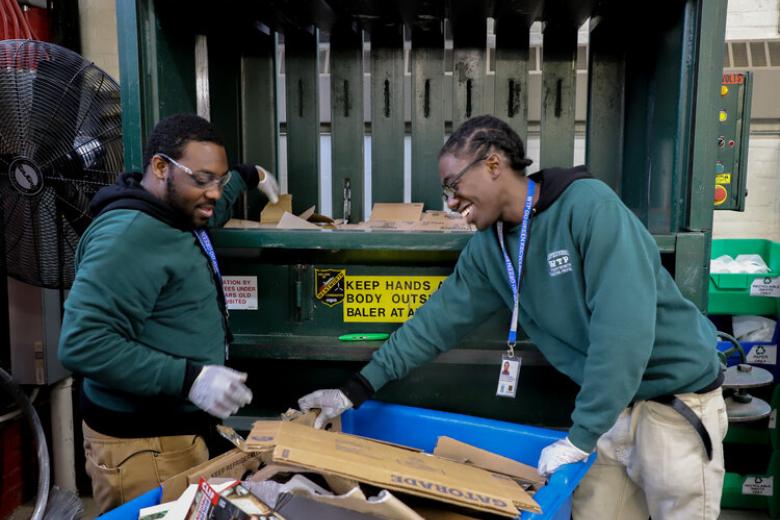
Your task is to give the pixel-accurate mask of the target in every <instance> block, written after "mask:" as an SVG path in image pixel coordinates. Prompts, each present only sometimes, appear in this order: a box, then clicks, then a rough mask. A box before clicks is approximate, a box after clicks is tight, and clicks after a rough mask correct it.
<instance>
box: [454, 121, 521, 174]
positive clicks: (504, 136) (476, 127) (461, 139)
mask: <svg viewBox="0 0 780 520" xmlns="http://www.w3.org/2000/svg"><path fill="white" fill-rule="evenodd" d="M490 150H494V151H501V152H503V154H504V155H505V156H506V158H507V159H508V160H509V164H510V165H511V167H512V169H513V170H515V171H518V172H522V171H524V170H525V168H526V167H528V166H529V165H531V163H533V161H532V160H531V159H527V158H526V157H525V146H524V145H523V140H522V139H520V136H519V135H517V132H515V131H514V130H512V127H510V126H509V125H508V124H506V123H505V122H504V121H502V120H501V119H499V118H497V117H494V116H490V115H484V116H477V117H472V118H471V119H469V120H468V121H466V122H465V123H463V124H462V125H460V126H459V127H458V129H457V130H455V131H454V132H453V133H452V135H450V137H449V139H447V142H446V143H444V146H443V147H442V149H441V151H440V152H439V159H441V157H442V156H443V155H445V154H448V153H449V154H452V155H458V154H459V153H461V152H466V153H467V154H470V155H478V154H485V153H488V152H489V151H490Z"/></svg>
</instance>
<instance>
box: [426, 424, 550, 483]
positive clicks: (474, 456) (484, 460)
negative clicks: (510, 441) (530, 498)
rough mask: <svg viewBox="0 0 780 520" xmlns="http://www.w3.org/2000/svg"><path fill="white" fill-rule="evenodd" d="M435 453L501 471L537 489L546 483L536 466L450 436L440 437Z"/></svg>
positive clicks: (495, 471) (494, 471) (493, 470)
mask: <svg viewBox="0 0 780 520" xmlns="http://www.w3.org/2000/svg"><path fill="white" fill-rule="evenodd" d="M433 454H434V455H438V456H440V457H445V458H448V459H451V460H456V461H461V462H465V463H467V464H473V465H474V466H477V467H479V468H482V469H486V470H488V471H492V472H493V473H501V474H502V475H506V476H508V477H512V478H514V479H517V480H519V481H521V482H524V483H527V484H532V485H533V486H534V487H535V488H537V489H538V488H540V487H542V486H544V483H545V478H544V477H542V476H541V475H539V473H537V471H536V468H533V467H531V466H528V465H527V464H523V463H522V462H517V461H516V460H512V459H510V458H508V457H503V456H501V455H497V454H495V453H492V452H490V451H487V450H483V449H481V448H477V447H476V446H472V445H470V444H466V443H465V442H460V441H458V440H456V439H452V438H450V437H443V436H442V437H439V439H438V440H437V442H436V447H435V448H434V449H433Z"/></svg>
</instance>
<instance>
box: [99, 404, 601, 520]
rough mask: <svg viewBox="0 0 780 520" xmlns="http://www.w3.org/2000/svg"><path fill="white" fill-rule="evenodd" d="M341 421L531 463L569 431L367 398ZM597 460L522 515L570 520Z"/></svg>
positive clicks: (127, 509)
mask: <svg viewBox="0 0 780 520" xmlns="http://www.w3.org/2000/svg"><path fill="white" fill-rule="evenodd" d="M341 424H342V430H343V431H344V432H346V433H353V434H356V435H362V436H364V437H370V438H372V439H377V440H382V441H387V442H393V443H396V444H402V445H405V446H411V447H414V448H418V449H421V450H423V451H426V452H431V451H433V448H434V446H435V445H436V440H437V438H438V437H439V436H442V435H445V436H447V437H452V438H454V439H457V440H459V441H462V442H465V443H468V444H471V445H474V446H477V447H479V448H482V449H485V450H488V451H492V452H494V453H497V454H499V455H503V456H505V457H509V458H511V459H514V460H517V461H520V462H523V463H525V464H530V465H532V466H536V463H537V461H538V460H539V453H540V452H541V451H542V448H544V447H545V446H547V445H548V444H550V443H552V442H555V441H557V440H558V439H561V438H563V437H564V436H565V435H566V433H565V432H561V431H555V430H548V429H545V428H537V427H534V426H523V425H520V424H514V423H509V422H504V421H496V420H493V419H483V418H480V417H472V416H469V415H461V414H456V413H449V412H440V411H437V410H427V409H424V408H415V407H411V406H402V405H397V404H388V403H381V402H378V401H367V402H366V403H364V404H363V406H361V407H360V409H359V410H350V411H348V412H346V413H345V414H344V415H343V416H342V422H341ZM595 460H596V455H595V454H594V455H591V456H590V457H589V458H588V460H587V461H585V462H578V463H576V464H568V465H566V466H563V467H562V468H561V469H560V470H558V471H557V472H556V473H555V474H554V475H553V476H552V477H551V478H550V481H549V482H548V483H547V485H546V486H545V487H544V488H542V489H541V490H539V491H538V492H537V493H536V495H535V496H534V499H535V500H536V501H537V502H538V503H539V506H540V507H541V508H542V513H541V514H534V513H526V512H524V513H522V515H521V516H520V518H521V519H522V520H531V519H533V520H540V519H549V520H553V519H554V520H568V519H569V518H570V515H571V496H572V493H574V489H575V488H576V487H577V484H579V482H580V480H582V477H584V476H585V473H586V472H587V471H588V468H590V466H591V465H592V464H593V461H595ZM161 495H162V492H161V489H160V488H156V489H153V490H151V491H149V492H148V493H146V494H144V495H141V496H140V497H137V498H135V499H134V500H131V501H130V502H128V503H126V504H124V505H123V506H121V507H118V508H117V509H114V510H113V511H110V512H108V513H106V514H105V515H103V516H101V517H99V518H100V520H136V519H137V518H138V511H139V510H140V509H142V508H144V507H149V506H151V505H155V504H158V503H159V502H160V497H161Z"/></svg>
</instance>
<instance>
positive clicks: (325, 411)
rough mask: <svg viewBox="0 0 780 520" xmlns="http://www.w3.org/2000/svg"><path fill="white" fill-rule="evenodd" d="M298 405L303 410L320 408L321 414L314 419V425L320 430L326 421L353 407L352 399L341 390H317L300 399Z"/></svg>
mask: <svg viewBox="0 0 780 520" xmlns="http://www.w3.org/2000/svg"><path fill="white" fill-rule="evenodd" d="M298 407H299V408H300V409H301V411H302V412H308V411H309V410H311V409H312V408H319V409H320V414H319V415H318V416H317V419H315V420H314V427H315V428H317V429H318V430H319V429H321V428H322V427H323V426H324V425H325V423H326V422H328V421H329V420H331V419H333V418H334V417H338V416H339V415H341V414H342V413H344V412H346V411H347V410H349V409H350V408H352V401H350V400H349V397H347V396H346V395H344V392H342V391H341V390H336V389H328V390H316V391H314V392H312V393H310V394H307V395H304V396H303V397H301V398H300V399H298Z"/></svg>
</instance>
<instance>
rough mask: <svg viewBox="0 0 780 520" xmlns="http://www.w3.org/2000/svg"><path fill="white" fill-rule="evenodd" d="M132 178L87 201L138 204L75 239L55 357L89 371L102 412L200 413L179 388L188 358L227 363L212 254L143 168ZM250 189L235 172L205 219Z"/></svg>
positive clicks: (222, 213) (221, 218) (92, 395)
mask: <svg viewBox="0 0 780 520" xmlns="http://www.w3.org/2000/svg"><path fill="white" fill-rule="evenodd" d="M128 175H136V176H137V178H136V179H135V181H136V184H132V183H130V185H128V184H127V182H125V184H123V183H122V182H123V181H122V180H120V182H119V183H118V184H117V185H114V186H112V187H110V188H109V189H107V190H106V193H104V192H101V193H99V194H98V195H97V196H96V198H95V201H93V206H96V209H97V212H99V211H100V209H101V208H103V207H105V206H107V205H108V204H110V203H111V202H114V201H116V200H121V201H126V200H129V199H131V200H133V201H135V202H136V203H140V204H142V205H144V206H143V207H144V209H143V210H137V209H112V210H110V211H106V212H105V213H103V214H101V215H99V216H98V217H97V218H96V219H95V220H94V221H93V222H92V224H91V225H90V226H89V228H88V229H87V230H86V232H85V233H84V235H83V236H82V237H81V240H80V241H79V244H78V248H77V251H76V266H77V273H76V278H75V281H74V283H73V287H72V289H71V290H70V295H69V296H68V299H67V300H66V302H65V313H64V316H63V322H62V330H61V334H60V344H59V357H60V360H61V362H62V363H63V365H65V366H66V367H67V368H69V369H70V370H72V371H73V372H76V373H78V374H81V375H83V376H84V377H85V379H84V385H83V391H84V394H85V397H86V399H87V400H88V403H90V405H97V407H98V408H99V409H100V410H101V411H102V412H107V411H109V412H118V413H120V414H136V415H138V416H141V415H142V414H143V415H145V416H146V418H147V419H149V421H150V422H152V418H154V420H158V421H167V420H170V421H171V422H175V420H176V414H177V413H185V414H186V413H190V412H193V411H195V410H196V407H195V406H194V405H192V404H191V403H189V401H188V400H187V399H186V393H185V392H183V390H184V389H183V385H184V381H185V372H186V368H187V360H189V361H191V362H194V363H196V364H198V365H207V364H216V365H222V364H224V360H225V342H226V330H225V326H224V324H223V318H222V311H221V309H220V303H219V302H220V300H219V295H218V293H217V290H218V288H217V285H216V283H215V280H214V278H213V276H212V272H211V268H210V261H209V260H208V258H207V257H206V255H205V254H204V253H203V252H202V250H201V247H200V245H199V243H198V241H197V239H196V237H195V236H194V234H193V233H192V230H191V229H189V228H188V226H187V224H186V223H184V222H182V221H181V220H180V219H179V220H177V219H176V218H177V216H176V215H173V214H172V213H170V211H171V210H170V208H169V207H167V206H166V205H165V204H164V203H162V202H160V201H158V200H156V199H154V197H153V196H151V195H150V194H149V193H148V192H146V191H145V190H143V189H142V188H140V187H139V186H138V185H137V180H139V179H140V174H125V176H128ZM255 184H256V181H255ZM246 187H247V185H246V183H245V181H244V180H243V179H242V177H241V176H240V175H233V177H232V179H231V180H230V182H229V183H228V184H227V186H226V187H225V190H224V193H223V195H222V198H221V199H220V200H219V201H218V202H217V205H216V208H215V212H214V216H213V217H212V221H211V222H210V224H211V225H215V226H219V225H222V224H224V223H225V222H227V220H228V219H229V218H230V213H231V207H232V205H233V202H234V201H235V200H236V198H237V196H238V195H239V194H240V193H241V192H242V191H243V190H245V189H246ZM139 201H140V202H139ZM95 202H97V204H95ZM166 212H167V213H166ZM153 215H156V216H153ZM190 383H191V381H190ZM95 421H98V419H95ZM103 422H105V423H108V424H107V425H106V426H104V428H103V429H104V430H105V429H107V428H110V427H111V424H110V423H111V421H108V420H106V421H103ZM171 427H173V428H174V429H175V428H176V425H175V424H173V425H171ZM152 429H154V427H153V425H152ZM163 430H165V428H163ZM102 433H108V432H106V431H102ZM139 436H143V435H139Z"/></svg>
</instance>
